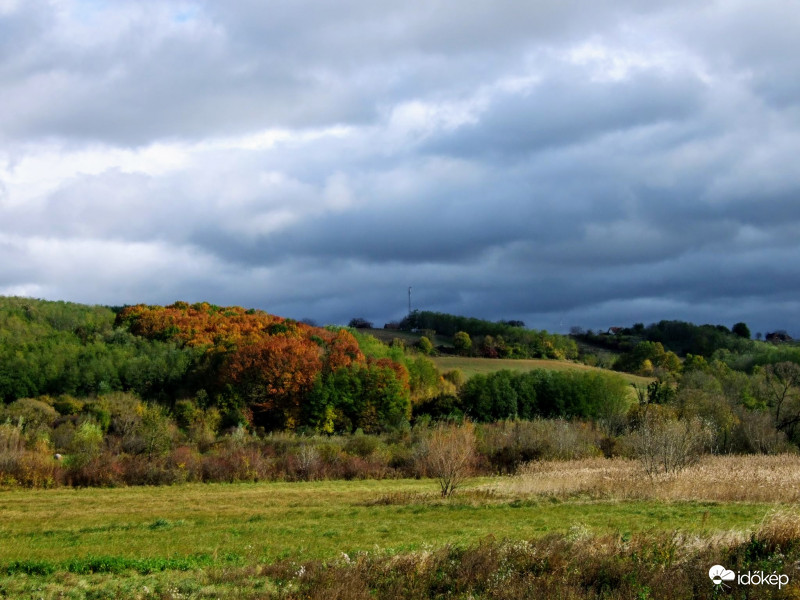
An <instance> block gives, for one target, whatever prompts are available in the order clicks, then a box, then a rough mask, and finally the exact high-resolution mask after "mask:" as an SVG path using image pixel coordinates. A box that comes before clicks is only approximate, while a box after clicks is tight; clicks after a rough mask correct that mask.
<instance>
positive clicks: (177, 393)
mask: <svg viewBox="0 0 800 600" xmlns="http://www.w3.org/2000/svg"><path fill="white" fill-rule="evenodd" d="M411 325H413V327H411ZM400 327H401V330H402V328H407V329H414V330H416V331H418V332H419V337H418V338H417V339H418V340H419V341H420V342H421V341H422V340H424V339H427V338H426V337H425V336H423V335H421V334H422V333H428V334H429V335H431V336H432V337H433V336H434V335H435V336H438V337H439V338H441V337H442V336H443V335H444V336H449V337H450V339H452V345H451V346H450V347H448V348H439V349H436V348H433V347H432V346H430V345H424V344H423V345H422V346H423V347H422V348H420V343H419V342H418V343H417V344H410V343H406V342H403V341H402V340H398V339H395V340H394V341H392V342H390V343H383V342H381V341H379V340H378V339H376V338H375V337H373V336H371V335H369V334H368V333H365V332H364V331H363V330H361V329H355V328H342V327H316V326H312V325H308V324H306V323H302V322H298V321H294V320H292V319H285V318H282V317H279V316H275V315H271V314H269V313H266V312H264V311H260V310H255V309H244V308H241V307H220V306H216V305H213V304H208V303H195V304H188V303H185V302H176V303H174V304H172V305H169V306H148V305H135V306H126V307H100V306H86V305H80V304H73V303H68V302H51V301H43V300H33V299H28V298H0V397H2V405H0V477H2V478H4V481H6V482H7V483H8V482H12V483H13V482H16V483H18V484H21V485H30V486H41V485H45V486H46V485H54V484H57V483H59V482H64V483H72V484H75V485H78V484H86V485H113V484H117V483H163V482H174V481H181V480H198V481H200V480H202V481H219V480H240V479H244V480H253V479H276V478H277V479H280V478H289V479H292V478H309V477H312V478H314V477H324V478H328V477H333V478H338V477H343V478H352V477H399V476H414V475H419V474H420V473H421V472H422V471H421V468H422V466H421V465H422V462H421V459H420V455H421V454H420V453H421V452H422V450H421V448H422V446H423V445H424V443H425V440H426V439H427V438H426V435H427V434H426V431H427V432H429V431H430V427H431V426H432V425H433V424H435V423H437V422H453V421H455V422H464V421H467V422H472V423H475V424H477V429H476V430H475V431H476V436H477V438H476V440H477V454H478V456H479V457H480V460H479V461H478V462H477V463H476V468H477V469H478V471H481V472H486V473H492V472H498V471H499V472H512V471H513V470H514V469H515V468H516V467H517V466H518V465H519V464H522V463H524V462H525V461H527V460H532V459H546V458H559V457H561V458H580V457H591V456H607V457H614V456H623V457H638V458H642V459H643V460H647V455H648V453H650V454H653V453H654V452H656V451H657V448H656V446H657V443H662V442H663V445H669V444H671V443H673V442H674V443H678V442H680V443H679V444H678V446H680V448H681V450H680V453H682V455H683V457H682V458H681V457H678V458H674V459H673V458H670V459H669V460H667V461H666V462H665V461H664V460H662V461H661V463H660V464H661V466H660V467H658V468H662V469H665V470H670V469H672V468H679V467H680V463H681V461H686V460H689V461H690V460H691V457H692V456H699V455H701V454H736V453H756V454H758V453H765V454H775V453H780V452H786V451H792V452H794V451H796V449H797V447H798V444H800V348H798V347H797V346H796V345H794V344H793V343H791V342H774V343H767V342H764V341H759V340H752V339H749V338H747V337H744V336H742V335H740V334H741V327H734V330H733V331H732V330H727V328H723V327H720V326H715V327H711V326H695V325H692V324H688V323H680V322H668V321H662V322H660V323H658V324H653V325H651V326H649V327H639V326H634V327H632V328H630V329H627V330H623V331H621V332H618V333H616V334H610V333H606V334H598V333H592V332H583V331H580V332H575V331H573V335H572V336H561V335H555V334H549V333H547V332H542V331H535V330H528V329H525V327H524V325H523V324H522V323H521V322H518V321H505V322H498V323H491V322H488V321H482V320H479V319H471V318H465V317H457V316H453V315H444V314H441V313H412V314H411V315H410V316H409V320H408V321H406V322H404V323H401V324H400ZM434 327H436V328H439V329H432V328H434ZM737 330H738V331H737ZM464 339H467V340H469V342H470V344H469V345H466V344H462V345H461V346H459V340H462V341H463V340H464ZM487 339H488V341H487ZM473 340H474V344H473ZM487 347H494V348H498V347H502V348H505V349H509V348H510V349H511V350H510V351H508V352H499V353H496V354H489V355H487V354H486V352H485V349H486V348H487ZM542 349H545V351H544V354H542ZM689 350H693V351H695V352H697V353H696V354H695V353H692V352H689ZM439 351H444V352H459V353H461V354H463V355H477V356H484V357H485V356H496V358H494V359H493V360H494V362H492V363H491V364H493V365H495V367H493V371H492V372H490V373H487V374H481V373H479V374H475V375H473V376H472V377H470V378H467V377H465V375H464V374H463V373H462V372H461V371H459V370H458V369H453V370H451V371H446V372H439V370H437V368H436V366H435V364H434V363H433V362H432V361H431V359H430V358H429V355H430V354H435V353H437V352H439ZM520 355H525V356H537V357H541V356H543V355H544V356H548V355H553V356H552V364H553V365H554V367H555V366H567V367H569V366H570V365H572V366H573V367H574V368H572V367H570V368H568V369H567V370H563V369H562V370H559V369H555V368H553V369H550V368H542V367H541V366H537V367H536V368H533V369H530V370H528V371H518V370H510V369H505V368H503V366H504V362H503V359H502V358H501V357H503V356H506V357H509V358H511V357H518V356H520ZM600 355H602V356H605V357H606V358H608V357H609V356H610V357H611V358H610V359H609V363H610V364H609V366H611V367H613V369H598V368H596V367H595V368H588V367H582V369H578V368H577V367H579V366H581V364H580V363H581V362H582V363H585V364H590V365H591V364H596V363H597V362H598V361H597V357H598V356H600ZM568 359H569V360H568ZM486 360H489V359H488V358H487V359H486ZM537 364H538V363H537ZM620 372H628V373H636V374H639V375H640V376H642V377H643V378H645V377H646V379H641V380H642V381H644V382H645V383H642V384H631V383H629V381H627V380H626V379H624V378H623V377H622V376H621V375H620V374H619V373H620ZM659 440H661V442H659ZM673 445H674V444H673ZM54 452H57V453H59V454H63V455H64V456H65V457H66V458H65V462H63V463H59V464H57V465H53V464H52V461H51V460H50V458H51V457H52V455H53V453H54ZM662 458H663V457H662ZM651 459H653V460H654V457H652V456H651ZM670 461H672V462H670ZM651 462H652V460H651Z"/></svg>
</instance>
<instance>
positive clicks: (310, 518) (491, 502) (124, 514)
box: [0, 478, 769, 564]
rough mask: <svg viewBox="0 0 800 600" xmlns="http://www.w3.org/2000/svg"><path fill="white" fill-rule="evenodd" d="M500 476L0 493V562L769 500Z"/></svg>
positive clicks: (712, 520) (277, 544)
mask: <svg viewBox="0 0 800 600" xmlns="http://www.w3.org/2000/svg"><path fill="white" fill-rule="evenodd" d="M491 482H492V480H491V479H486V478H484V479H476V480H473V481H471V486H470V487H471V488H472V489H473V490H475V489H476V486H480V487H481V488H483V491H478V492H476V491H473V492H470V489H469V488H468V489H466V490H465V491H464V492H462V493H461V494H460V495H458V496H456V497H454V498H452V499H449V500H440V499H438V498H437V496H436V489H437V488H436V483H435V482H434V481H431V480H389V481H386V480H384V481H349V482H348V481H326V482H306V483H298V482H295V483H259V484H207V485H204V484H189V485H182V486H174V487H156V488H152V487H131V488H114V489H57V490H36V491H20V490H15V491H4V492H2V493H0V523H2V524H0V539H2V540H3V544H2V546H0V564H8V563H10V562H11V561H49V562H52V563H60V562H63V561H67V560H68V559H72V558H75V557H86V556H115V557H125V558H167V557H183V556H190V555H208V556H210V557H212V558H213V560H215V561H216V560H220V561H224V560H258V561H267V562H269V561H274V560H277V559H280V558H286V557H295V558H298V559H307V558H332V557H335V556H337V555H338V554H340V553H341V552H347V553H352V552H358V551H368V550H372V549H374V548H376V547H379V548H381V549H382V550H388V551H391V552H400V551H406V550H413V549H418V548H421V547H424V546H428V545H435V546H438V545H443V544H468V543H472V542H475V541H476V540H479V539H481V538H483V537H485V536H487V535H490V534H491V535H494V536H496V537H498V538H505V537H510V538H528V537H536V536H541V535H543V534H545V533H550V532H565V531H567V530H569V529H570V527H573V526H574V525H576V524H580V525H581V526H582V527H586V528H588V529H589V530H591V531H594V532H598V533H609V532H620V533H621V534H629V533H635V532H640V531H649V530H660V529H662V530H663V529H665V528H675V527H676V526H678V527H679V528H681V529H685V530H689V531H698V532H699V531H701V530H702V531H704V532H712V531H718V530H728V529H732V528H733V529H740V530H746V529H748V528H752V527H753V526H755V525H756V524H757V523H758V522H759V521H760V520H761V519H762V518H763V516H764V514H765V513H766V512H767V511H768V509H769V507H768V505H766V504H760V503H737V504H715V503H703V502H678V503H665V502H650V501H638V502H616V501H615V502H602V501H589V500H586V501H566V502H565V501H561V500H553V499H547V498H545V499H536V498H533V499H520V498H518V497H513V496H505V495H497V494H493V493H487V492H486V491H485V490H486V488H487V486H488V488H489V489H491Z"/></svg>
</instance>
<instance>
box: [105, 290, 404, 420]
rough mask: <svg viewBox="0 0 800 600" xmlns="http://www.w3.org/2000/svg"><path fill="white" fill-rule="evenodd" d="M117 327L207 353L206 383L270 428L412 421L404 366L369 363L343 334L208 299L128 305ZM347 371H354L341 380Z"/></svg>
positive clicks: (353, 340)
mask: <svg viewBox="0 0 800 600" xmlns="http://www.w3.org/2000/svg"><path fill="white" fill-rule="evenodd" d="M117 324H118V325H120V326H126V327H128V328H129V329H130V331H131V333H134V334H136V335H141V336H144V337H148V338H152V339H160V340H171V341H174V342H176V343H178V344H180V345H187V346H193V347H198V348H205V349H206V356H208V357H210V358H211V360H208V361H206V364H207V368H206V371H205V372H206V373H210V374H209V375H208V376H207V377H206V381H210V382H211V385H212V386H215V387H216V388H217V389H218V390H224V391H225V392H224V393H226V394H228V396H229V398H228V399H229V400H231V401H233V402H234V403H237V402H238V403H239V405H240V406H241V405H242V403H243V404H244V405H246V407H247V408H250V409H253V410H254V411H255V413H256V418H257V419H259V420H260V421H261V422H262V423H263V424H265V425H267V426H269V427H270V428H278V427H280V428H289V429H292V428H295V427H297V426H300V425H311V426H312V427H317V428H320V429H322V430H331V427H332V425H330V424H331V423H334V422H338V421H337V420H336V418H337V415H340V416H341V417H342V420H341V423H352V424H354V425H357V426H361V427H363V428H364V429H365V430H378V429H380V428H382V427H383V426H384V425H386V424H387V423H391V424H393V425H395V424H397V422H398V421H399V420H402V419H405V420H406V421H407V419H408V416H409V415H408V407H409V403H408V396H409V375H408V371H407V370H406V368H405V367H404V366H403V365H400V364H398V363H396V362H394V361H392V360H390V359H380V360H378V361H367V359H366V358H365V357H364V354H363V353H362V352H361V349H360V348H359V346H358V342H357V340H356V339H355V337H353V335H352V334H350V333H349V332H348V331H346V330H344V329H339V330H329V329H323V328H319V327H312V326H309V325H306V324H304V323H299V322H297V321H293V320H291V319H283V318H281V317H276V316H274V315H270V314H268V313H265V312H263V311H259V310H252V309H251V310H245V309H243V308H241V307H238V306H233V307H219V306H215V305H213V304H208V303H206V302H202V303H197V304H191V305H190V304H188V303H186V302H176V303H174V304H172V305H170V306H147V305H143V304H140V305H137V306H129V307H126V308H124V309H123V310H122V311H120V313H119V314H118V316H117ZM209 365H210V366H209ZM345 370H346V371H348V372H349V373H350V374H349V375H345V376H340V377H337V376H335V375H336V373H338V372H343V371H345ZM323 380H324V381H323ZM320 385H322V386H323V387H324V388H326V389H324V390H323V391H324V393H321V392H320V390H321V388H320ZM315 386H316V387H315ZM336 386H339V387H341V388H343V389H342V390H338V391H337V390H335V389H333V388H334V387H336ZM315 389H316V392H315V393H314V394H312V391H313V390H315ZM221 393H222V392H221ZM312 396H313V397H312ZM309 402H311V403H313V404H314V406H313V407H311V406H309V404H308V403H309ZM309 409H311V410H309ZM362 413H363V414H362ZM312 414H313V415H315V416H314V417H313V418H312V417H311V415H312ZM320 415H321V416H320ZM346 415H349V416H346ZM306 421H307V422H306ZM322 423H328V424H329V425H321V424H322ZM342 427H344V428H346V425H342Z"/></svg>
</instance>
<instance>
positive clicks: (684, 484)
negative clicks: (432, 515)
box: [500, 454, 800, 503]
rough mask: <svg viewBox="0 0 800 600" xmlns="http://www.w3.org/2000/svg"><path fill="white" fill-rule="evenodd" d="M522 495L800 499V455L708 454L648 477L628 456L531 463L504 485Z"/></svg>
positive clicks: (721, 500) (744, 499) (751, 499)
mask: <svg viewBox="0 0 800 600" xmlns="http://www.w3.org/2000/svg"><path fill="white" fill-rule="evenodd" d="M500 490H501V491H503V492H507V493H512V494H517V495H548V496H575V495H586V496H589V497H591V498H608V499H621V500H627V499H631V500H633V499H641V500H645V499H646V500H698V501H714V502H782V503H796V502H800V456H797V455H794V454H781V455H777V456H764V455H758V456H706V457H704V458H702V459H701V460H700V461H699V462H698V463H697V464H695V465H692V466H689V467H686V468H685V469H684V470H683V471H681V472H679V473H674V474H665V475H658V476H655V477H652V478H650V477H648V476H647V475H646V474H645V472H644V471H643V469H642V467H641V465H640V463H639V462H638V461H635V460H630V459H624V458H613V459H605V458H589V459H583V460H574V461H545V462H536V463H529V464H528V465H525V466H523V467H522V468H521V469H520V470H519V473H518V474H517V475H516V476H515V477H512V478H509V479H508V480H506V481H505V482H502V483H500Z"/></svg>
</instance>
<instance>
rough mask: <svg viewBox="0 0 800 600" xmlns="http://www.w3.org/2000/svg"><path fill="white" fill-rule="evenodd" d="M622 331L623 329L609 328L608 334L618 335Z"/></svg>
mask: <svg viewBox="0 0 800 600" xmlns="http://www.w3.org/2000/svg"><path fill="white" fill-rule="evenodd" d="M620 331H622V327H609V328H608V331H606V333H607V334H609V335H617V334H618V333H619V332H620Z"/></svg>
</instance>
